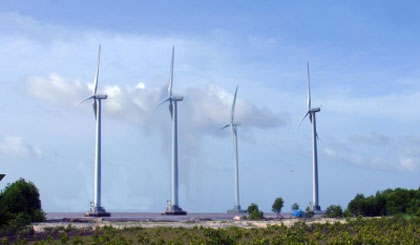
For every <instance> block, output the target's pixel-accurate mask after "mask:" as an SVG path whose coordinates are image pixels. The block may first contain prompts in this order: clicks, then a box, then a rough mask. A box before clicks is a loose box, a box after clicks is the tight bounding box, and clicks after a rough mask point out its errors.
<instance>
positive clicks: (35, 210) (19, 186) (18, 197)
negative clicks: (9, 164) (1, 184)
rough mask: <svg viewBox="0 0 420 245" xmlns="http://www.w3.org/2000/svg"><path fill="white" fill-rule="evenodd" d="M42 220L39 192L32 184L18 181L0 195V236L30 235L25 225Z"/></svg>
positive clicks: (9, 185)
mask: <svg viewBox="0 0 420 245" xmlns="http://www.w3.org/2000/svg"><path fill="white" fill-rule="evenodd" d="M44 220H45V214H44V212H43V211H42V209H41V201H40V199H39V192H38V189H37V188H36V186H35V185H34V184H33V183H32V182H26V181H25V180H24V179H19V180H18V181H16V182H14V183H13V184H8V185H7V186H6V188H5V189H4V191H2V192H1V193H0V235H7V234H15V233H16V232H23V233H25V232H26V233H28V232H29V233H30V232H31V230H30V229H29V230H26V225H28V224H29V223H31V222H39V221H44Z"/></svg>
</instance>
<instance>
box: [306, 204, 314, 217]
mask: <svg viewBox="0 0 420 245" xmlns="http://www.w3.org/2000/svg"><path fill="white" fill-rule="evenodd" d="M305 213H306V218H312V217H314V215H315V213H314V211H312V210H311V208H310V207H309V206H308V207H306V209H305Z"/></svg>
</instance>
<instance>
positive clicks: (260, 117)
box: [26, 73, 287, 135]
mask: <svg viewBox="0 0 420 245" xmlns="http://www.w3.org/2000/svg"><path fill="white" fill-rule="evenodd" d="M26 84H27V91H28V92H29V93H30V94H32V95H33V96H34V97H36V98H39V99H42V100H45V101H47V102H50V103H56V104H61V105H67V106H71V105H74V104H75V103H76V102H77V101H78V100H81V99H82V98H84V97H87V96H89V95H90V94H91V88H90V87H91V84H87V83H86V84H83V83H82V82H81V81H80V80H78V79H68V78H64V77H61V76H59V75H57V74H54V73H53V74H50V75H49V76H47V77H42V76H32V77H29V78H28V79H27V81H26ZM166 91H167V90H166V87H165V86H163V87H162V88H146V86H145V84H144V83H138V84H137V85H135V86H132V87H130V86H126V87H121V86H119V85H117V84H113V85H102V86H100V88H99V92H100V93H105V94H107V95H108V99H107V100H106V101H104V103H103V109H104V114H105V115H109V116H111V117H113V118H115V119H118V120H122V121H125V122H128V123H135V124H142V125H144V126H145V127H147V128H150V127H159V125H160V124H159V123H157V122H155V123H153V122H152V121H151V120H156V116H155V115H156V114H157V112H155V111H154V108H155V106H156V105H157V104H158V103H159V101H160V100H161V99H163V98H165V96H167V95H166V93H167V92H166ZM232 92H233V91H228V90H226V89H224V88H222V87H220V86H219V85H217V84H209V85H208V87H207V88H206V89H200V88H187V89H185V90H181V91H178V92H177V93H179V94H182V95H183V96H184V101H182V102H180V105H179V107H180V111H182V113H183V115H182V117H184V118H185V119H188V120H183V122H185V123H186V124H188V125H189V127H190V128H192V129H194V131H201V132H203V133H208V134H214V135H217V133H216V132H217V131H215V130H214V129H217V128H219V127H220V126H221V125H223V124H226V123H228V122H229V113H230V109H231V105H232V100H233V94H232ZM239 93H240V92H239ZM168 114H169V113H168ZM235 120H236V121H238V122H240V123H241V124H242V125H243V127H256V128H261V129H265V128H273V127H278V126H281V125H284V124H285V123H286V121H287V115H286V114H284V115H275V114H274V113H272V112H271V111H270V110H269V109H268V108H264V107H263V108H259V107H257V106H256V105H254V104H252V103H251V102H249V101H247V100H243V99H241V98H240V94H239V97H238V99H237V103H236V110H235ZM159 121H160V120H159Z"/></svg>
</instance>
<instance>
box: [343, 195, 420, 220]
mask: <svg viewBox="0 0 420 245" xmlns="http://www.w3.org/2000/svg"><path fill="white" fill-rule="evenodd" d="M347 209H348V210H349V211H350V212H351V213H352V214H353V215H355V216H359V215H362V216H370V217H372V216H387V215H399V214H407V215H411V216H418V217H420V188H419V189H418V190H406V189H402V188H396V189H394V190H392V189H387V190H385V191H381V192H379V191H378V192H376V195H372V196H368V197H365V196H364V195H363V194H357V195H356V197H355V198H354V199H353V200H351V201H350V203H349V204H348V207H347Z"/></svg>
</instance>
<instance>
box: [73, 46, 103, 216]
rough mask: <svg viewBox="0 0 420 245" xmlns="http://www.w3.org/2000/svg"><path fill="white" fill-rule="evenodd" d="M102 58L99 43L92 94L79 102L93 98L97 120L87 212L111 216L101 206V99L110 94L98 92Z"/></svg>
mask: <svg viewBox="0 0 420 245" xmlns="http://www.w3.org/2000/svg"><path fill="white" fill-rule="evenodd" d="M100 60H101V45H99V51H98V60H97V63H96V73H95V79H94V84H93V91H92V95H91V96H89V97H87V98H86V99H83V100H82V101H80V102H79V103H78V105H80V104H81V103H83V102H84V101H87V100H90V99H92V105H93V112H94V113H95V120H96V138H95V139H96V141H95V180H94V199H93V202H91V204H90V210H89V212H87V213H86V216H110V213H108V212H106V211H105V209H104V208H103V207H101V100H105V99H106V98H108V95H106V94H98V93H97V90H98V77H99V64H100Z"/></svg>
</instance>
